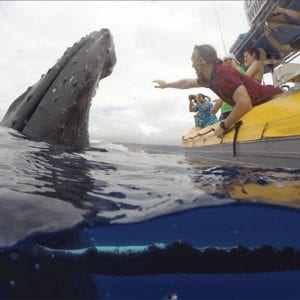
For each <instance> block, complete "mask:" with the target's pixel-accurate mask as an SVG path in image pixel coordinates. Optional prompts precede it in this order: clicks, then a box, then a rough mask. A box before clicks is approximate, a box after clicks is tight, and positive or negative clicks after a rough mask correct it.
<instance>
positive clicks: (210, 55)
mask: <svg viewBox="0 0 300 300" xmlns="http://www.w3.org/2000/svg"><path fill="white" fill-rule="evenodd" d="M191 59H192V63H193V65H192V66H193V68H194V69H195V71H196V74H197V78H195V79H181V80H178V81H175V82H170V83H167V82H165V81H164V80H160V79H156V80H154V81H153V82H154V83H157V85H156V86H155V88H161V89H164V88H177V89H189V88H196V87H206V88H210V89H211V90H212V91H213V92H215V93H216V94H217V95H218V96H219V97H220V98H221V99H222V100H223V101H225V102H227V103H228V104H230V105H231V106H233V109H232V111H231V113H230V114H229V116H228V117H227V118H226V119H225V120H223V121H222V122H221V123H220V127H218V128H217V129H216V130H215V135H216V136H217V137H222V136H223V134H224V132H225V131H226V130H227V129H229V128H230V127H231V126H232V125H234V123H235V122H236V121H238V120H239V119H240V118H241V117H242V116H243V115H244V114H245V113H247V112H248V111H249V110H250V109H251V108H252V106H256V105H259V104H262V103H264V102H267V101H269V100H271V99H273V98H274V97H276V96H278V95H279V94H281V93H283V91H282V90H281V88H279V87H274V86H273V85H261V84H260V83H258V82H256V81H255V80H253V79H252V78H250V77H248V76H246V75H244V74H241V73H240V72H239V71H237V70H235V69H233V68H231V67H229V66H226V65H220V64H217V63H216V62H217V53H216V50H215V49H214V48H213V47H212V46H211V45H207V44H204V45H200V46H197V45H196V46H195V47H194V50H193V53H192V58H191Z"/></svg>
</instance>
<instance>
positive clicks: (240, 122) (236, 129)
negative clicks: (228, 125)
mask: <svg viewBox="0 0 300 300" xmlns="http://www.w3.org/2000/svg"><path fill="white" fill-rule="evenodd" d="M242 124H243V121H241V120H240V121H237V122H236V123H235V124H234V127H233V128H234V136H233V143H232V157H236V140H237V136H238V133H239V129H240V127H241V126H242Z"/></svg>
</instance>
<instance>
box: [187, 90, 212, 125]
mask: <svg viewBox="0 0 300 300" xmlns="http://www.w3.org/2000/svg"><path fill="white" fill-rule="evenodd" d="M189 101H190V103H189V110H190V112H196V114H195V116H194V118H195V126H196V127H200V128H204V127H206V126H208V125H211V124H214V123H216V122H217V118H216V116H215V115H213V114H212V113H211V110H212V107H213V105H212V103H211V102H210V98H209V97H208V96H205V95H203V94H197V95H189Z"/></svg>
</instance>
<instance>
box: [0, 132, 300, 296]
mask: <svg viewBox="0 0 300 300" xmlns="http://www.w3.org/2000/svg"><path fill="white" fill-rule="evenodd" d="M0 145H1V151H0V203H1V218H0V263H1V264H2V266H4V268H2V270H0V299H15V298H17V297H27V298H36V299H43V298H55V299H59V298H61V299H63V298H65V299H67V298H72V299H73V298H76V299H90V298H92V299H175V298H176V297H177V299H206V298H221V299H223V298H230V299H241V298H256V299H261V298H263V299H265V298H272V299H274V298H280V299H287V298H291V299H292V298H294V299H296V298H299V296H300V288H299V285H298V283H297V282H298V281H299V275H300V273H299V271H298V270H299V269H297V268H296V270H286V271H276V272H275V271H273V272H267V271H266V272H254V273H253V272H251V273H247V272H246V271H244V272H242V273H231V274H229V273H226V272H225V273H212V274H207V273H197V274H195V273H182V272H178V273H172V274H170V273H161V274H159V273H157V274H149V273H147V272H145V274H143V275H126V274H124V275H118V274H113V275H107V274H100V273H97V274H96V273H94V272H93V271H92V270H93V264H94V263H96V258H95V257H93V255H92V254H91V255H90V256H88V257H87V258H84V265H86V266H87V269H86V270H85V272H82V271H78V270H76V269H75V270H73V269H70V270H69V272H66V270H68V268H66V269H64V268H57V267H51V264H49V262H48V261H47V263H44V262H43V259H44V257H43V256H42V254H41V253H39V251H37V252H34V251H33V252H30V253H31V254H30V255H31V256H29V257H30V258H28V256H26V255H27V254H26V253H27V252H26V251H28V249H31V247H34V246H35V245H41V246H43V247H48V248H47V249H50V252H49V253H50V255H52V259H53V264H52V265H53V266H56V265H55V262H56V260H57V259H56V256H55V255H56V254H55V253H56V252H55V251H56V250H57V249H60V250H66V251H65V252H64V253H65V255H66V258H65V261H66V262H68V263H70V268H71V260H72V259H74V257H75V260H76V259H77V260H80V259H82V258H76V256H75V255H73V256H72V255H71V252H68V250H71V249H73V250H76V249H86V248H87V249H93V247H103V246H112V247H122V246H128V247H131V248H132V249H134V247H141V246H148V245H152V244H155V243H162V244H166V245H168V244H171V243H172V242H174V241H182V242H186V243H188V244H189V245H191V246H193V247H195V248H207V247H214V248H217V247H220V248H222V247H229V248H232V247H236V246H239V245H241V246H244V247H249V248H254V247H262V246H264V245H267V246H271V247H274V248H276V249H281V248H284V247H292V248H293V249H296V250H298V249H300V240H299V234H298V228H299V225H300V218H299V217H300V212H299V200H300V194H299V179H300V170H298V169H278V168H277V169H272V168H261V167H257V166H236V165H231V164H226V165H224V164H223V165H221V164H218V163H215V162H209V161H197V160H191V159H190V158H189V157H187V156H185V155H184V153H183V152H182V150H181V148H180V147H177V146H166V145H134V144H120V143H107V142H100V141H98V142H93V143H92V147H91V148H90V149H85V150H83V151H75V150H74V149H70V148H64V147H61V146H53V145H52V146H51V145H49V144H47V143H44V142H36V141H32V140H28V139H26V138H25V137H24V136H22V135H21V134H19V133H18V132H16V131H14V130H12V129H7V128H1V127H0ZM103 149H105V151H104V150H103ZM253 187H254V190H259V191H260V192H259V193H253V194H251V192H252V191H253ZM269 187H271V188H269ZM237 191H238V192H237ZM278 202H280V205H278ZM51 249H53V250H51ZM51 251H52V252H51ZM32 253H33V255H32ZM51 253H52V254H51ZM91 253H92V252H91ZM68 260H70V261H68ZM93 262H94V263H93ZM120 264H122V261H120V263H119V265H120ZM113 271H114V270H112V273H113ZM172 295H173V296H172ZM172 297H173V298H172Z"/></svg>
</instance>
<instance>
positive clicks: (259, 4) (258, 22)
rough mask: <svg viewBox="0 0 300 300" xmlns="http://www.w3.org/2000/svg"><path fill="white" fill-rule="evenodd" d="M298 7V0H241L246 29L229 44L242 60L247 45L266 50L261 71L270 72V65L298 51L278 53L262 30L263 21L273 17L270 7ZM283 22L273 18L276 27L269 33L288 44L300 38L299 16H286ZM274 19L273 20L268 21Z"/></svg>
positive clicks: (288, 57) (231, 50) (280, 62)
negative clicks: (245, 18)
mask: <svg viewBox="0 0 300 300" xmlns="http://www.w3.org/2000/svg"><path fill="white" fill-rule="evenodd" d="M277 6H280V7H283V8H288V9H292V10H296V11H300V1H298V0H296V1H289V0H275V1H267V0H251V1H250V0H245V1H244V7H245V12H246V16H247V19H248V23H249V25H250V29H249V31H248V32H246V33H241V34H240V35H239V36H238V38H237V39H236V41H235V42H234V44H233V45H232V46H231V48H230V52H231V53H233V54H235V56H236V57H237V59H238V60H239V61H240V62H242V61H243V54H244V51H245V50H246V49H247V48H262V49H264V50H265V52H266V59H265V61H264V65H265V73H268V72H273V70H274V68H275V67H276V66H278V65H280V64H282V63H283V62H287V61H288V60H291V59H293V58H295V57H296V56H298V55H299V51H296V52H293V53H280V52H279V51H278V50H276V49H275V48H274V47H273V46H272V45H271V43H270V42H269V40H268V39H267V37H266V36H265V34H264V28H265V24H266V22H268V21H270V18H271V17H274V13H273V12H274V9H275V8H276V7H277ZM286 19H287V22H282V21H281V22H278V21H277V22H276V28H274V29H273V30H272V35H273V37H274V38H275V39H276V40H277V41H278V42H279V43H281V44H288V43H290V42H291V41H294V40H296V39H298V38H300V20H295V19H292V18H289V17H286ZM272 23H274V21H272Z"/></svg>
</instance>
